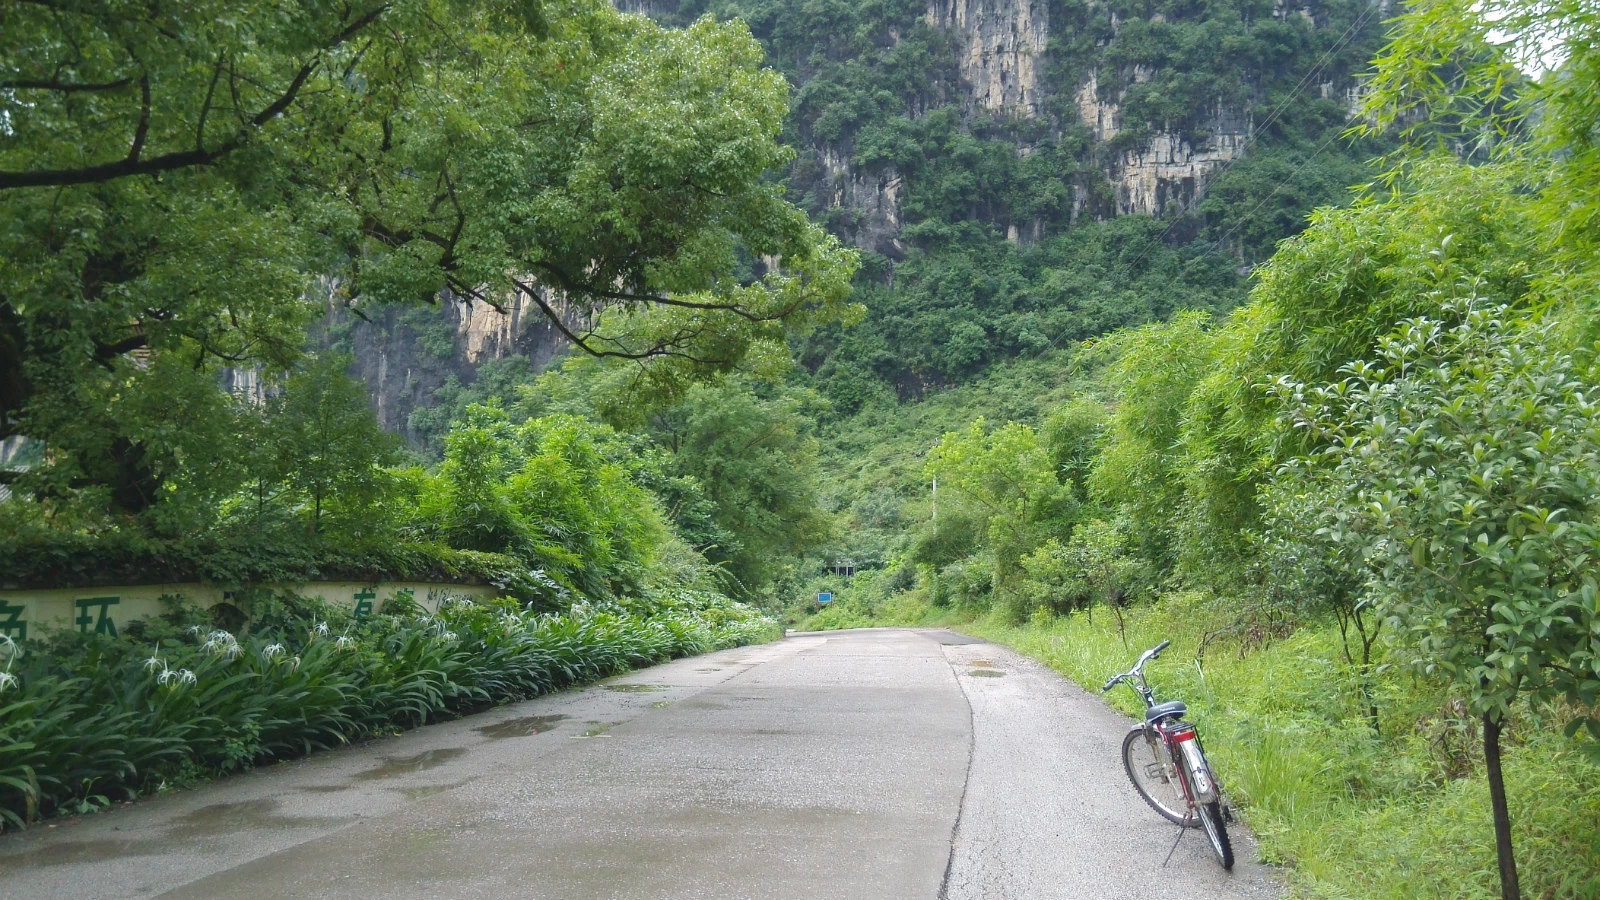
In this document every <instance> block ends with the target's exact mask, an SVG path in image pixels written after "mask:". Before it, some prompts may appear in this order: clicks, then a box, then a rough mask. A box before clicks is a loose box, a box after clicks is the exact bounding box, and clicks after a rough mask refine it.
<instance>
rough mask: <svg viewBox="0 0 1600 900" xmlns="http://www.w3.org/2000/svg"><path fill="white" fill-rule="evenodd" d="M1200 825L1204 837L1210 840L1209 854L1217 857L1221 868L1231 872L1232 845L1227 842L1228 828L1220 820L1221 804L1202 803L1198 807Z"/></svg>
mask: <svg viewBox="0 0 1600 900" xmlns="http://www.w3.org/2000/svg"><path fill="white" fill-rule="evenodd" d="M1198 812H1199V813H1200V825H1201V826H1202V827H1203V828H1205V830H1206V837H1207V838H1209V839H1210V840H1211V852H1213V853H1215V854H1216V855H1217V862H1219V863H1222V868H1223V869H1225V870H1228V871H1232V870H1233V844H1232V843H1231V842H1229V840H1228V826H1227V824H1226V823H1225V822H1224V821H1223V818H1222V804H1221V803H1220V802H1218V801H1212V802H1210V803H1202V804H1200V806H1199V809H1198Z"/></svg>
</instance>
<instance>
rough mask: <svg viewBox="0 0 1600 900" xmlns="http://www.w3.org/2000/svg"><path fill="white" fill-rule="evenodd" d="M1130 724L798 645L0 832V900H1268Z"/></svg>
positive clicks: (962, 649)
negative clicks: (1181, 821) (1147, 801)
mask: <svg viewBox="0 0 1600 900" xmlns="http://www.w3.org/2000/svg"><path fill="white" fill-rule="evenodd" d="M1127 725H1128V723H1127V720H1126V719H1124V718H1123V717H1121V716H1120V715H1118V714H1117V713H1115V712H1113V711H1112V710H1110V709H1109V708H1107V707H1106V706H1104V705H1103V704H1101V703H1100V702H1099V700H1097V699H1095V698H1093V697H1091V696H1090V695H1088V694H1086V693H1085V692H1084V691H1082V690H1081V689H1079V688H1077V687H1076V686H1074V685H1072V684H1070V683H1069V682H1066V681H1065V680H1063V679H1061V678H1060V677H1059V676H1056V675H1055V674H1053V673H1051V672H1049V671H1048V670H1046V669H1044V668H1043V667H1041V666H1038V665H1037V664H1035V663H1032V662H1030V661H1028V660H1025V659H1022V658H1021V657H1018V656H1016V655H1015V654H1012V653H1011V652H1010V651H1007V650H1005V649H1003V648H1000V647H997V646H995V645H992V644H986V643H982V642H979V641H975V640H973V639H971V638H966V637H963V636H960V635H956V634H952V633H951V632H947V631H933V630H904V629H869V630H863V631H850V632H830V633H822V634H796V635H790V636H789V637H788V638H787V639H785V640H783V641H781V642H778V643H776V644H769V645H765V646H760V647H746V648H741V649H737V650H729V651H724V652H721V653H716V654H711V655H708V656H701V657H696V658H694V659H687V660H678V661H676V662H673V663H669V664H667V665H663V666H657V667H655V668H651V669H646V670H643V671H640V672H635V673H632V674H630V675H627V676H623V677H620V678H616V679H612V680H611V681H609V682H607V683H603V684H600V685H596V686H593V687H590V688H586V689H584V690H581V691H572V692H567V693H563V694H556V695H552V696H548V697H541V698H539V699H536V700H532V701H528V702H526V703H520V704H516V705H512V706H506V707H501V708H499V709H497V710H494V711H491V712H487V713H483V714H480V715H477V716H471V717H468V718H465V719H461V720H458V721H455V722H449V723H445V724H442V725H436V726H430V727H428V728H423V729H418V730H416V731H412V732H408V733H406V734H404V735H400V736H398V737H394V738H390V739H386V740H382V741H375V742H370V743H368V744H365V745H362V746H356V747H349V748H344V749H341V750H337V751H333V752H328V753H322V754H318V755H315V756H313V757H310V758H308V759H304V760H298V761H294V762H288V763H281V764H278V765H273V766H268V767H265V768H262V769H258V770H256V771H253V772H250V773H248V774H245V775H241V776H238V777H235V778H230V779H226V780H223V781H220V782H217V783H215V784H210V785H206V786H203V787H200V788H198V789H195V790H192V791H184V792H179V793H175V794H172V795H168V796H164V797H157V798H154V799H151V800H148V801H144V802H140V803H137V804H134V805H132V806H130V807H123V808H118V809H115V810H112V811H109V812H107V813H103V814H101V815H97V816H88V817H84V818H83V819H81V820H78V821H77V823H76V824H69V823H67V822H65V821H61V820H58V824H57V827H56V828H46V827H43V826H38V827H36V828H34V829H32V830H30V831H27V832H23V833H20V834H15V835H6V836H3V837H0V885H3V886H4V891H3V893H4V895H5V896H6V897H8V898H9V897H17V898H33V897H39V898H46V897H48V898H54V897H63V898H66V897H70V898H98V897H107V898H110V897H147V896H168V897H194V898H201V897H205V898H210V897H220V898H227V897H250V898H254V900H261V898H277V897H349V898H358V897H359V898H366V897H374V898H376V897H382V898H399V897H440V898H457V897H459V898H474V897H494V898H514V897H515V898H522V897H527V898H548V900H589V898H616V900H634V898H639V900H644V898H752V900H754V898H841V900H843V898H866V900H887V898H902V897H903V898H921V900H933V898H940V900H978V898H983V900H1005V898H1015V900H1049V898H1092V900H1099V898H1119V897H1129V898H1132V897H1145V896H1151V895H1153V894H1156V893H1160V892H1161V890H1160V886H1161V885H1171V884H1174V883H1181V884H1183V885H1184V886H1185V888H1184V893H1185V894H1186V895H1187V896H1191V897H1220V898H1227V897H1275V896H1277V895H1278V889H1277V886H1276V885H1275V883H1274V882H1273V881H1272V879H1271V878H1270V877H1269V875H1268V873H1267V872H1266V871H1265V870H1264V869H1263V867H1261V866H1259V865H1256V864H1254V863H1253V860H1254V858H1255V846H1254V843H1253V842H1252V841H1250V839H1249V837H1248V835H1246V834H1244V833H1243V832H1242V828H1238V827H1237V826H1236V830H1237V831H1238V832H1239V833H1238V834H1236V836H1235V849H1236V853H1237V854H1238V856H1239V857H1240V862H1239V864H1238V865H1237V866H1236V867H1235V871H1234V872H1233V873H1232V874H1229V873H1224V872H1222V871H1221V869H1219V868H1218V867H1217V865H1216V864H1215V862H1214V861H1213V860H1212V858H1211V856H1210V851H1209V850H1208V849H1207V847H1206V845H1205V843H1204V840H1203V838H1202V837H1201V836H1200V834H1199V833H1198V832H1193V833H1190V834H1189V835H1188V836H1186V837H1185V838H1184V839H1183V841H1182V842H1181V843H1180V844H1179V846H1178V848H1177V851H1176V852H1175V853H1174V854H1173V857H1172V860H1171V862H1170V863H1168V864H1167V865H1166V867H1165V868H1163V867H1162V859H1163V858H1164V857H1165V856H1166V853H1167V850H1168V848H1169V847H1171V845H1172V840H1173V838H1174V837H1175V836H1176V833H1177V832H1176V828H1175V827H1174V826H1171V825H1168V824H1167V823H1166V822H1165V821H1164V820H1162V819H1161V818H1159V817H1158V816H1157V815H1156V814H1155V813H1154V812H1153V811H1151V810H1150V809H1148V808H1147V807H1146V806H1145V805H1144V804H1143V802H1142V801H1141V800H1140V799H1139V798H1138V797H1137V795H1135V794H1134V792H1133V789H1132V788H1131V787H1130V786H1129V785H1128V783H1127V779H1126V777H1125V776H1124V775H1123V773H1122V768H1121V763H1120V760H1119V758H1118V748H1119V747H1120V744H1121V739H1122V735H1123V733H1124V732H1125V731H1126V729H1127Z"/></svg>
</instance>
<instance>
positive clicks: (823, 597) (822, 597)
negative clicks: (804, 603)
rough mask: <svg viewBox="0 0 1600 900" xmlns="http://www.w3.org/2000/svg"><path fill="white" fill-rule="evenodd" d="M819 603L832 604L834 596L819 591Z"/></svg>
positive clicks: (827, 592)
mask: <svg viewBox="0 0 1600 900" xmlns="http://www.w3.org/2000/svg"><path fill="white" fill-rule="evenodd" d="M817 602H818V603H832V602H833V594H832V593H830V592H829V591H818V592H817Z"/></svg>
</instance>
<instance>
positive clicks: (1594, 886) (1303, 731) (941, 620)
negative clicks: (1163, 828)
mask: <svg viewBox="0 0 1600 900" xmlns="http://www.w3.org/2000/svg"><path fill="white" fill-rule="evenodd" d="M877 612H878V615H874V616H867V615H863V614H862V613H861V612H860V611H856V610H852V609H850V608H848V607H840V608H839V609H836V610H835V609H829V610H824V611H823V613H822V614H820V615H818V616H814V617H813V618H812V619H811V620H810V622H809V623H808V624H812V625H813V627H830V626H832V627H838V625H836V624H835V623H850V625H851V626H854V625H857V624H866V625H884V624H907V625H913V624H943V625H955V626H956V627H959V628H960V629H961V630H963V631H966V632H968V633H971V634H973V635H976V636H980V637H983V638H985V639H988V640H991V641H995V642H996V643H1000V644H1004V645H1007V646H1009V647H1012V648H1013V649H1015V650H1017V651H1018V652H1020V653H1022V654H1024V655H1026V656H1030V657H1032V658H1035V659H1038V660H1040V661H1042V662H1044V663H1046V664H1047V665H1049V666H1050V667H1052V668H1053V669H1055V670H1057V671H1059V672H1061V673H1062V674H1063V675H1066V676H1067V677H1068V678H1070V679H1072V680H1073V681H1075V682H1077V683H1079V684H1081V685H1083V686H1084V687H1086V688H1088V689H1090V690H1097V689H1098V688H1099V686H1100V685H1101V684H1103V683H1104V682H1105V679H1106V678H1107V677H1109V676H1110V675H1112V674H1115V673H1116V672H1120V671H1124V670H1126V669H1127V668H1128V667H1129V666H1130V665H1132V663H1133V662H1134V661H1135V660H1136V659H1137V658H1138V655H1139V654H1140V653H1142V652H1143V651H1144V650H1145V649H1147V648H1149V647H1152V646H1154V645H1155V644H1157V643H1159V642H1160V641H1162V640H1164V639H1170V640H1171V641H1172V647H1171V649H1169V650H1168V651H1167V652H1166V653H1165V654H1163V655H1162V658H1161V659H1160V660H1159V661H1157V662H1155V663H1152V664H1151V665H1150V666H1149V667H1147V669H1146V673H1147V675H1148V676H1149V678H1150V682H1151V685H1152V687H1154V689H1155V690H1156V694H1157V697H1158V698H1175V699H1182V700H1184V701H1185V702H1187V703H1188V705H1189V709H1190V711H1191V718H1193V719H1194V720H1195V721H1196V722H1197V723H1198V724H1199V726H1200V728H1201V731H1202V733H1203V734H1204V736H1205V739H1206V750H1207V753H1208V754H1209V755H1210V756H1211V757H1212V759H1213V762H1214V763H1215V764H1216V766H1217V769H1218V772H1219V774H1220V776H1221V778H1222V779H1223V781H1224V783H1225V784H1226V785H1227V787H1228V791H1229V794H1230V796H1231V797H1232V798H1233V800H1234V802H1235V803H1236V804H1237V805H1238V806H1239V808H1240V810H1241V812H1242V813H1243V814H1244V816H1245V818H1246V819H1247V821H1248V822H1249V824H1250V826H1251V827H1252V829H1254V831H1255V832H1256V834H1257V835H1258V836H1259V837H1260V839H1261V847H1262V854H1263V857H1264V858H1265V860H1266V861H1268V862H1271V863H1275V864H1279V865H1282V866H1284V867H1285V875H1286V880H1287V882H1288V884H1289V886H1290V889H1291V891H1292V892H1293V893H1294V894H1295V895H1297V896H1305V897H1326V898H1389V897H1393V898H1417V897H1441V898H1442V897H1451V898H1456V897H1485V898H1488V897H1497V896H1499V883H1498V880H1497V875H1496V866H1495V855H1494V836H1493V826H1492V822H1491V818H1490V814H1489V798H1488V788H1487V786H1486V782H1485V781H1484V779H1483V777H1482V750H1481V747H1480V746H1479V744H1478V736H1477V733H1476V731H1475V722H1474V721H1473V720H1471V719H1470V718H1464V717H1462V716H1460V715H1458V714H1457V712H1456V710H1457V707H1455V705H1454V704H1453V702H1452V698H1451V697H1450V696H1449V695H1448V693H1447V692H1446V690H1445V689H1444V688H1443V687H1441V686H1440V685H1437V684H1434V683H1431V682H1429V681H1425V680H1422V679H1418V678H1414V677H1412V675H1411V674H1409V673H1408V672H1405V671H1401V670H1400V669H1398V668H1391V669H1387V670H1385V671H1384V672H1382V673H1381V674H1379V675H1378V676H1376V677H1375V679H1374V681H1373V683H1372V685H1371V691H1372V694H1373V696H1374V697H1376V699H1377V702H1378V707H1379V718H1380V725H1381V733H1380V732H1378V731H1374V730H1373V728H1372V726H1371V724H1370V723H1369V721H1368V719H1367V717H1366V715H1365V714H1364V713H1363V708H1364V706H1365V704H1364V702H1363V694H1362V692H1361V690H1360V686H1359V683H1358V681H1357V679H1356V677H1355V674H1354V672H1353V671H1352V670H1351V668H1350V667H1349V666H1347V665H1345V664H1344V662H1343V659H1342V656H1341V654H1340V652H1339V637H1338V631H1337V629H1336V628H1334V627H1333V626H1332V625H1320V626H1308V627H1302V628H1300V629H1298V630H1296V631H1294V632H1293V633H1292V634H1289V635H1287V636H1281V637H1270V636H1266V635H1259V634H1258V635H1255V636H1249V635H1246V636H1244V637H1239V636H1235V637H1230V638H1224V639H1217V638H1213V639H1212V640H1211V642H1210V643H1209V645H1208V646H1207V647H1206V648H1205V650H1204V652H1203V653H1198V652H1197V651H1199V650H1200V646H1201V643H1202V641H1203V640H1204V639H1205V636H1206V635H1208V634H1212V635H1214V634H1216V633H1217V632H1218V630H1219V629H1221V627H1222V626H1223V624H1224V623H1225V622H1226V621H1227V619H1226V616H1225V612H1224V610H1222V609H1220V608H1218V607H1216V606H1214V601H1212V600H1210V599H1209V598H1207V597H1206V596H1204V595H1201V594H1177V595H1173V596H1169V597H1167V598H1165V599H1163V600H1162V601H1161V602H1158V603H1155V604H1150V605H1145V606H1140V607H1135V608H1130V609H1128V610H1126V611H1125V613H1124V624H1125V632H1123V633H1120V634H1119V630H1118V625H1117V620H1116V618H1115V617H1114V616H1113V615H1111V614H1110V613H1109V612H1108V611H1107V610H1105V609H1104V608H1102V609H1099V610H1096V611H1095V614H1094V617H1093V621H1091V620H1090V618H1089V616H1088V615H1086V614H1084V613H1082V612H1079V613H1075V614H1073V615H1070V616H1064V617H1059V618H1052V617H1036V618H1035V619H1033V620H1031V621H1029V622H1027V623H1025V624H1022V625H1006V624H1002V623H999V622H997V621H994V620H993V619H990V618H978V619H976V620H974V619H972V618H971V617H970V616H968V617H966V618H965V620H962V619H961V617H959V616H957V615H955V614H954V613H952V612H951V611H949V610H943V611H941V610H929V609H927V608H926V607H923V608H922V609H921V610H920V611H919V610H918V609H917V608H916V598H914V597H909V596H908V597H905V598H903V599H901V600H899V601H898V602H891V603H886V604H884V607H883V608H882V609H880V610H878V611H877ZM1106 699H1107V700H1108V701H1109V702H1111V703H1112V704H1113V705H1114V706H1115V707H1116V708H1118V709H1120V710H1122V711H1123V712H1126V713H1129V714H1130V715H1132V714H1136V713H1137V712H1138V710H1139V707H1140V701H1139V700H1138V698H1137V697H1136V696H1135V695H1134V694H1133V692H1131V691H1128V690H1126V689H1125V688H1118V689H1116V691H1114V692H1113V693H1112V694H1110V695H1108V696H1107V698H1106ZM1550 715H1551V714H1550V712H1549V711H1545V712H1544V718H1543V724H1541V723H1540V722H1541V719H1540V717H1539V716H1538V715H1536V713H1535V712H1534V711H1532V710H1528V709H1521V710H1518V711H1517V714H1516V716H1515V718H1514V721H1513V725H1512V729H1511V732H1512V734H1513V735H1514V739H1513V741H1512V742H1510V745H1509V746H1508V747H1507V750H1506V758H1505V765H1506V779H1507V790H1508V791H1509V793H1510V803H1511V812H1512V820H1513V828H1514V834H1515V840H1516V849H1517V859H1518V866H1519V868H1520V870H1521V873H1522V880H1523V889H1524V892H1525V895H1526V896H1528V897H1549V898H1558V897H1559V898H1567V897H1600V766H1596V765H1595V764H1593V763H1592V762H1590V760H1589V759H1588V758H1587V757H1586V755H1585V754H1584V752H1583V748H1582V747H1581V746H1580V745H1579V744H1577V743H1575V742H1573V741H1569V740H1567V739H1564V738H1562V737H1561V736H1560V734H1559V728H1558V727H1556V726H1555V725H1553V724H1551V719H1550ZM1105 766H1106V772H1105V775H1106V777H1120V775H1121V768H1120V764H1119V763H1118V761H1116V760H1109V759H1108V760H1106V761H1105Z"/></svg>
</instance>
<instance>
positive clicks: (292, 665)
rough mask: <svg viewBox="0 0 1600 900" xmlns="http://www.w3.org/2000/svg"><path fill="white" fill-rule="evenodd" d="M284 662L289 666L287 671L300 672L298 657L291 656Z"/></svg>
mask: <svg viewBox="0 0 1600 900" xmlns="http://www.w3.org/2000/svg"><path fill="white" fill-rule="evenodd" d="M284 661H285V662H287V663H288V664H289V671H291V672H298V671H300V657H298V656H291V657H289V658H288V659H287V660H284Z"/></svg>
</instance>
